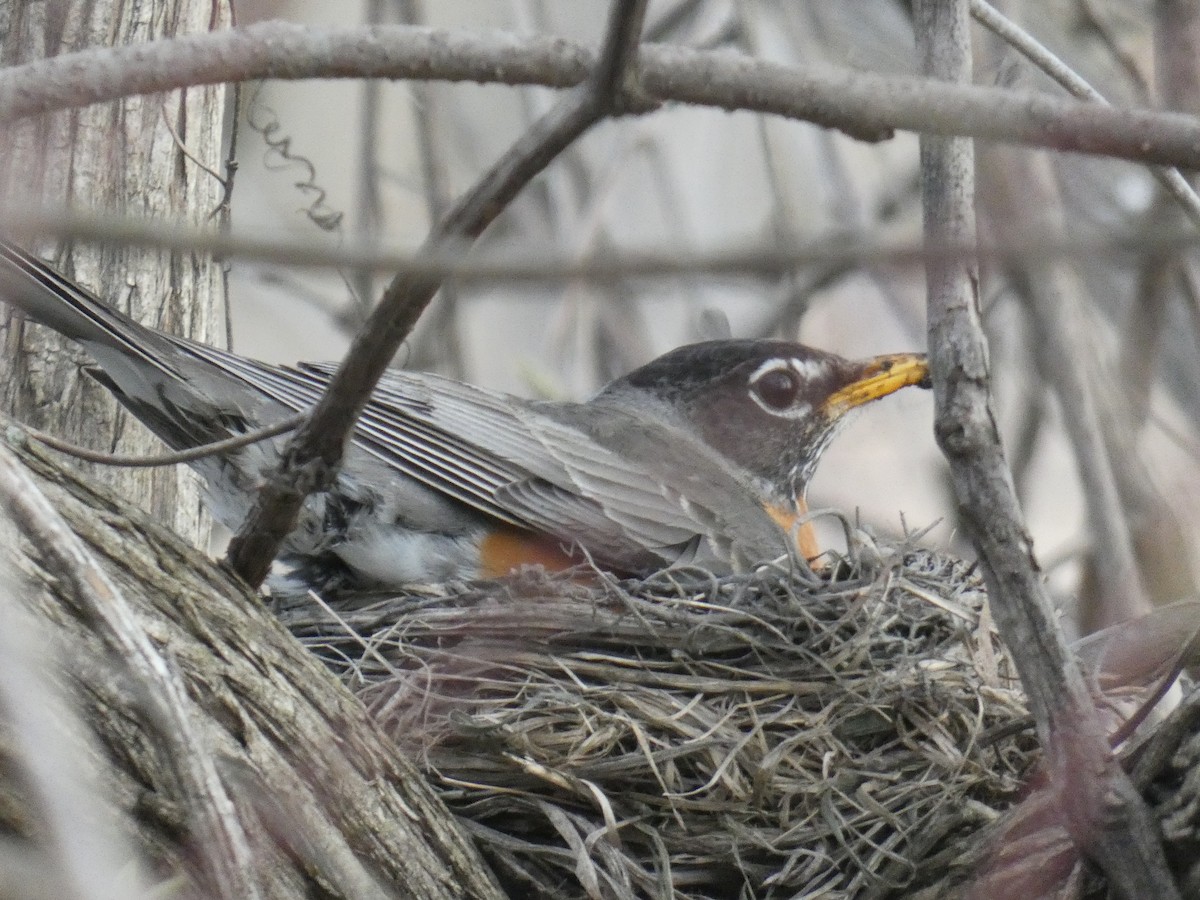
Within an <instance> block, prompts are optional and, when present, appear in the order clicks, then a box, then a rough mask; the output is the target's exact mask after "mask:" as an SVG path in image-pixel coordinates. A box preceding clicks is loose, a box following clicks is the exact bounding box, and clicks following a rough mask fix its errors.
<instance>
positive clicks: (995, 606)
mask: <svg viewBox="0 0 1200 900" xmlns="http://www.w3.org/2000/svg"><path fill="white" fill-rule="evenodd" d="M968 8H969V0H918V2H917V3H916V4H915V5H914V13H915V19H916V33H917V48H918V52H919V53H920V55H921V61H922V68H923V70H924V71H925V72H926V73H928V74H929V75H931V76H932V77H937V78H944V79H948V80H958V81H967V80H969V79H970V71H971V64H970V59H971V50H970V38H969V35H970V30H969V28H968ZM973 160H974V150H973V147H972V144H971V142H970V141H968V140H964V139H961V138H949V139H948V138H941V137H928V136H927V137H923V138H922V139H921V171H922V176H923V193H924V198H925V234H926V236H927V238H929V239H930V240H931V241H933V242H935V243H936V242H940V241H945V240H953V241H964V242H965V241H969V240H971V239H972V238H973V236H974V221H975V210H974V201H973V194H974V180H975V174H974V164H973ZM926 277H927V279H928V282H929V287H928V290H929V350H930V363H931V370H932V375H933V385H934V398H935V403H936V421H935V432H936V436H937V439H938V444H939V445H940V446H941V448H942V450H943V452H944V453H945V454H946V457H947V460H948V461H949V463H950V468H951V473H952V477H953V480H954V487H955V493H956V495H957V497H958V503H959V508H960V511H961V513H962V521H963V523H964V525H965V526H966V528H967V529H968V531H969V533H970V534H971V537H972V539H973V540H974V542H975V545H976V548H977V550H978V553H979V559H980V563H981V565H982V569H983V573H984V577H985V579H986V581H987V584H988V593H989V597H990V602H991V608H992V612H993V615H994V616H995V621H996V624H997V626H998V627H999V629H1000V634H1001V636H1002V637H1003V638H1004V641H1005V643H1006V644H1007V645H1008V647H1009V649H1010V650H1011V651H1012V653H1013V656H1014V659H1015V662H1016V664H1017V668H1018V671H1019V672H1020V674H1021V682H1022V685H1023V686H1024V688H1025V690H1026V693H1027V696H1028V697H1029V703H1030V711H1031V712H1032V713H1033V714H1034V717H1035V718H1036V720H1037V723H1038V733H1039V736H1040V737H1041V740H1042V744H1043V747H1044V748H1045V751H1046V754H1047V767H1048V772H1049V773H1050V775H1051V777H1052V778H1053V779H1054V781H1055V783H1056V784H1058V785H1059V786H1060V789H1059V791H1058V793H1057V796H1058V798H1059V800H1060V809H1061V813H1062V816H1063V818H1064V824H1065V825H1066V827H1067V829H1068V830H1069V832H1070V833H1071V836H1072V838H1073V839H1074V841H1075V842H1076V844H1077V846H1079V847H1080V848H1081V850H1082V851H1083V852H1084V853H1085V854H1086V855H1087V856H1088V857H1089V858H1090V859H1092V860H1093V861H1094V862H1095V863H1096V864H1097V865H1099V866H1100V867H1101V868H1102V869H1103V870H1104V872H1105V874H1106V875H1108V877H1109V879H1110V884H1111V885H1112V888H1113V889H1114V891H1115V892H1116V893H1117V894H1118V895H1120V896H1124V897H1129V898H1133V897H1146V896H1153V897H1169V898H1177V897H1178V896H1179V894H1178V891H1177V890H1176V888H1175V885H1174V883H1173V881H1172V880H1171V877H1170V875H1169V873H1168V871H1167V867H1166V861H1165V858H1164V856H1163V852H1162V847H1161V845H1160V844H1159V843H1158V838H1157V835H1156V832H1155V829H1154V827H1153V823H1152V822H1151V819H1150V817H1149V814H1148V812H1147V810H1146V807H1145V805H1144V804H1143V803H1142V800H1141V798H1140V796H1139V795H1138V794H1137V792H1136V791H1135V790H1134V788H1133V785H1132V784H1131V783H1130V781H1129V779H1128V778H1127V777H1126V775H1125V773H1124V772H1123V771H1122V770H1121V768H1120V766H1119V765H1118V764H1117V762H1116V760H1115V759H1114V758H1113V755H1112V752H1111V750H1110V748H1109V747H1108V743H1107V740H1106V736H1105V734H1104V730H1103V726H1102V724H1101V722H1100V721H1099V718H1098V716H1097V714H1096V710H1095V707H1094V705H1093V702H1092V698H1091V695H1090V693H1089V691H1088V687H1087V684H1086V683H1085V681H1084V679H1083V677H1082V675H1081V673H1080V671H1079V668H1078V665H1077V664H1076V662H1075V660H1074V658H1073V657H1072V656H1071V654H1070V652H1069V650H1068V649H1067V645H1066V641H1065V639H1064V637H1063V634H1062V630H1061V628H1060V626H1059V623H1058V621H1057V619H1056V618H1055V617H1054V615H1053V614H1052V611H1051V604H1050V598H1049V596H1048V595H1047V593H1046V589H1045V586H1044V585H1043V583H1042V581H1041V578H1040V575H1039V572H1038V569H1037V564H1036V562H1035V560H1034V557H1033V548H1032V546H1031V543H1030V539H1029V536H1028V533H1027V532H1026V530H1025V526H1024V524H1023V523H1022V521H1021V515H1020V510H1019V508H1018V506H1017V502H1016V496H1015V494H1014V491H1013V486H1012V479H1011V475H1010V473H1009V471H1008V468H1007V466H1006V464H1005V460H1004V454H1003V450H1002V447H1001V443H1000V436H999V433H998V430H997V427H996V418H995V414H994V411H993V408H992V398H991V392H990V384H989V381H990V373H989V371H988V362H987V346H986V341H985V338H984V335H983V331H982V328H981V327H980V319H979V292H978V275H977V273H976V270H975V267H974V266H973V265H970V264H946V263H939V262H932V261H931V262H930V263H929V264H927V266H926Z"/></svg>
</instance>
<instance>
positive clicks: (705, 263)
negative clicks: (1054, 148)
mask: <svg viewBox="0 0 1200 900" xmlns="http://www.w3.org/2000/svg"><path fill="white" fill-rule="evenodd" d="M4 234H5V236H6V237H11V238H18V237H19V238H34V237H42V236H54V237H58V238H63V239H69V240H72V241H93V242H96V243H104V244H106V245H111V246H132V247H155V248H161V249H164V250H171V251H176V252H186V253H196V254H205V253H209V254H213V255H215V256H219V257H221V258H240V259H250V260H256V261H261V262H266V263H278V264H281V265H289V266H295V267H297V268H300V269H304V268H309V269H311V268H325V267H334V268H345V267H348V268H366V269H370V270H371V271H375V272H402V273H404V274H406V275H408V276H410V277H414V278H417V277H423V278H437V279H443V278H447V277H451V276H453V277H454V278H455V279H456V280H458V281H462V282H496V281H511V282H522V281H565V280H575V279H581V278H587V279H592V280H595V281H613V280H620V279H626V278H678V277H679V276H681V275H693V274H701V275H720V276H724V277H730V278H757V279H762V278H774V277H775V276H777V275H779V274H786V273H789V272H794V271H796V270H798V269H803V268H807V267H813V266H816V267H822V268H824V267H826V266H842V265H846V266H849V265H861V266H871V265H890V266H920V265H923V264H924V263H925V261H926V260H936V261H941V262H953V261H962V260H968V259H969V260H975V259H978V260H979V261H980V262H996V263H1005V262H1009V261H1015V260H1020V261H1023V262H1028V263H1037V262H1050V261H1054V260H1059V259H1079V260H1085V261H1086V260H1089V259H1095V258H1097V257H1103V258H1106V259H1110V258H1126V259H1129V258H1135V257H1141V256H1146V255H1149V254H1155V255H1162V254H1168V253H1182V252H1184V251H1188V250H1194V249H1196V248H1197V247H1200V231H1198V230H1197V229H1195V228H1192V227H1188V228H1185V229H1182V230H1181V229H1154V228H1141V229H1136V230H1129V231H1126V232H1124V233H1121V234H1113V235H1107V236H1103V237H1098V236H1088V235H1083V234H1078V235H1077V234H1071V235H1068V236H1067V237H1066V238H1065V239H1063V238H1061V237H1058V238H1056V237H1054V236H1053V235H1042V234H1037V233H1032V232H1031V231H1029V230H1025V231H1022V232H1021V233H1020V234H1017V235H1004V236H1003V237H1001V238H999V239H995V240H992V241H989V242H986V243H977V244H972V245H967V244H964V243H961V242H957V243H956V242H953V241H950V242H943V243H937V244H933V243H930V244H927V245H921V244H916V243H911V242H909V241H895V240H881V239H879V238H878V237H875V236H873V235H870V234H856V235H844V234H843V235H837V236H836V237H835V238H832V239H830V238H820V239H817V240H812V241H804V242H798V243H795V244H773V245H771V246H761V245H752V246H746V247H732V248H725V249H721V248H715V249H705V250H695V249H689V248H687V247H683V246H677V247H671V246H664V247H661V248H660V249H648V250H644V251H641V252H631V251H621V252H620V253H615V252H614V253H611V254H603V255H594V256H589V257H580V255H579V254H578V253H550V252H545V251H544V250H535V251H530V252H526V253H513V252H511V251H505V252H499V253H488V252H486V251H481V252H479V253H473V254H471V255H469V256H468V255H466V254H465V253H464V252H463V249H461V248H456V246H455V245H447V246H442V247H436V248H429V249H427V250H422V251H419V252H417V253H403V252H398V251H383V250H378V249H374V248H371V247H364V246H361V245H354V244H352V243H347V244H345V245H343V246H340V247H330V246H328V245H320V244H316V243H313V242H310V241H292V240H287V239H283V238H277V237H262V236H259V235H237V236H232V235H225V234H219V233H216V232H213V231H211V230H199V229H196V228H189V227H184V226H178V225H172V224H169V223H166V222H155V221H145V220H137V219H128V218H123V217H118V216H108V215H95V214H92V213H85V212H81V211H63V210H60V211H49V212H48V211H43V210H36V209H33V208H30V207H24V208H22V207H20V206H10V207H8V208H6V209H5V219H4ZM289 290H293V291H295V290H299V289H298V288H297V287H296V286H294V285H290V286H289Z"/></svg>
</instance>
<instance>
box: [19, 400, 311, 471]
mask: <svg viewBox="0 0 1200 900" xmlns="http://www.w3.org/2000/svg"><path fill="white" fill-rule="evenodd" d="M306 418H308V413H297V414H296V415H294V416H289V417H288V418H286V419H284V420H283V421H282V422H277V423H275V424H274V425H268V426H266V427H264V428H256V429H254V430H253V431H248V432H246V433H245V434H239V435H235V436H234V437H230V438H225V439H224V440H221V441H213V442H212V443H210V444H201V445H200V446H198V447H189V448H188V449H187V450H177V451H174V452H172V453H160V454H159V455H157V456H125V455H123V454H119V453H101V452H100V451H98V450H91V449H89V448H87V447H80V446H79V445H77V444H72V443H70V442H69V441H64V440H62V439H61V438H56V437H55V436H54V435H52V434H47V433H46V432H44V431H40V430H39V429H37V428H34V427H33V426H32V425H25V424H23V423H15V424H16V425H17V427H19V428H20V429H21V430H22V431H24V432H25V433H26V434H28V435H29V436H30V437H31V438H33V439H34V440H36V441H37V442H38V443H41V444H45V445H46V446H47V447H49V448H50V449H51V450H57V451H58V452H59V453H66V454H67V455H69V456H73V457H75V458H76V459H81V460H83V461H84V462H90V463H97V464H99V465H102V466H116V467H119V468H124V469H152V468H157V467H159V466H178V465H180V464H182V463H193V462H195V461H196V460H198V459H204V458H205V457H208V456H219V455H220V454H222V453H231V452H232V451H234V450H240V449H241V448H242V447H248V446H249V445H250V444H257V443H258V442H259V441H265V440H267V439H268V438H273V437H278V436H279V435H281V434H286V433H287V432H289V431H294V430H296V429H297V428H299V427H300V424H301V423H302V422H303V421H304V420H305V419H306Z"/></svg>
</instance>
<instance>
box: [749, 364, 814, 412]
mask: <svg viewBox="0 0 1200 900" xmlns="http://www.w3.org/2000/svg"><path fill="white" fill-rule="evenodd" d="M800 386H801V381H800V376H799V375H797V374H796V373H795V372H794V371H792V367H791V366H776V367H775V368H773V369H768V370H767V371H766V372H763V373H762V374H761V375H760V376H758V377H757V378H755V379H754V381H752V382H751V383H750V390H751V391H752V392H753V393H754V396H755V397H756V398H757V399H758V400H761V401H762V403H763V404H765V405H766V406H768V407H770V408H771V409H773V410H775V411H776V412H783V411H784V410H785V409H791V407H792V405H793V404H794V403H795V402H796V397H797V396H798V395H799V393H800Z"/></svg>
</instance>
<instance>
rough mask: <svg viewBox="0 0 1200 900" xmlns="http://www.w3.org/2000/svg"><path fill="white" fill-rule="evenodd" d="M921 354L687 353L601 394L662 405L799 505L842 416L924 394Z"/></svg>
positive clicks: (777, 347) (767, 347)
mask: <svg viewBox="0 0 1200 900" xmlns="http://www.w3.org/2000/svg"><path fill="white" fill-rule="evenodd" d="M928 379H929V369H928V365H927V363H926V360H925V356H924V355H923V354H916V353H900V354H894V355H890V356H878V357H875V358H873V359H867V360H862V361H857V362H856V361H851V360H847V359H843V358H842V357H840V356H836V355H834V354H832V353H825V352H824V351H821V350H815V349H813V348H812V347H806V346H804V345H803V344H793V343H790V342H787V341H756V340H723V341H707V342H705V343H700V344H689V345H687V346H684V347H679V348H678V349H676V350H672V351H671V352H669V353H667V354H664V355H663V356H660V357H658V359H655V360H653V361H652V362H649V363H647V364H646V365H644V366H642V367H641V368H640V369H636V370H635V371H633V372H630V373H629V374H628V375H625V376H624V377H622V378H618V379H617V380H616V381H614V382H612V383H611V384H609V385H608V386H607V387H606V388H605V389H604V390H603V391H602V392H601V394H600V397H616V396H618V395H620V394H624V393H626V392H628V391H630V390H631V389H632V390H634V391H639V392H645V393H647V394H649V395H651V396H653V397H655V398H658V399H659V400H662V401H664V402H665V403H667V404H668V406H669V407H670V408H671V409H672V410H674V411H675V412H676V413H677V414H678V415H679V416H681V417H682V418H683V420H684V421H685V422H686V423H687V424H688V425H690V426H691V428H692V429H693V430H694V431H695V433H696V434H698V435H699V436H700V437H702V438H703V439H704V441H705V442H706V443H707V444H708V445H709V446H711V447H712V448H713V449H715V450H716V451H718V452H719V453H720V454H721V455H722V456H724V457H725V458H726V459H728V460H730V461H731V462H732V463H734V464H735V465H736V466H737V467H739V468H740V469H742V470H743V471H745V472H747V473H748V474H749V475H750V476H751V477H753V478H755V479H756V480H759V481H761V482H762V483H763V485H764V487H766V488H767V489H768V490H769V491H770V492H771V493H772V494H773V495H774V496H773V498H772V499H774V500H776V501H790V500H793V499H795V498H796V497H801V496H803V494H804V491H805V489H806V488H807V486H808V482H809V480H810V479H811V478H812V475H813V471H814V469H815V468H816V464H817V461H818V459H819V458H820V456H821V452H822V451H823V450H824V449H825V447H826V445H827V444H828V443H829V441H830V439H831V438H832V437H833V436H834V434H835V433H836V432H837V428H838V426H839V424H840V423H841V422H842V421H843V420H844V417H845V415H846V413H848V412H850V411H851V410H853V409H856V408H858V407H860V406H862V405H864V404H866V403H869V402H870V401H872V400H876V399H878V398H880V397H885V396H887V395H888V394H891V393H893V392H894V391H897V390H899V389H900V388H902V387H907V386H908V385H921V386H924V387H928Z"/></svg>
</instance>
